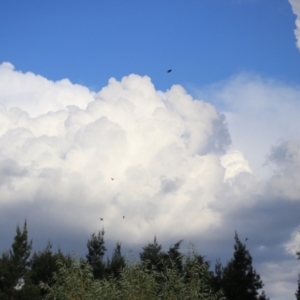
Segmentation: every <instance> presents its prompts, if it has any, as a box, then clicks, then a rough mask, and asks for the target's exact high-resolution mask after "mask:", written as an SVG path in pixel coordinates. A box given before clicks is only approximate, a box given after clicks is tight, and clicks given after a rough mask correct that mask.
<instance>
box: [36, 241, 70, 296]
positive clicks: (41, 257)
mask: <svg viewBox="0 0 300 300" xmlns="http://www.w3.org/2000/svg"><path fill="white" fill-rule="evenodd" d="M58 259H59V260H61V261H63V262H64V263H65V264H67V265H68V263H69V264H70V263H71V256H70V255H64V254H63V253H62V252H61V250H60V249H59V250H58V252H57V253H53V252H52V244H51V243H50V242H48V243H47V246H46V248H45V249H44V250H43V251H39V252H34V253H33V255H32V258H31V271H30V279H31V281H32V283H33V284H34V285H36V286H39V284H40V282H41V281H42V282H44V283H46V284H48V286H52V285H53V284H54V282H53V274H54V273H55V272H57V271H58V266H57V260H58ZM40 294H41V295H45V291H44V290H41V291H40Z"/></svg>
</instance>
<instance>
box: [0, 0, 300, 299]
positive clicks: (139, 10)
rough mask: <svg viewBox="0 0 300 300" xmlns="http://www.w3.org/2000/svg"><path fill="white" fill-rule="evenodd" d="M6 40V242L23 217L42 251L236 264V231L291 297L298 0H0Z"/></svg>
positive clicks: (298, 225)
mask: <svg viewBox="0 0 300 300" xmlns="http://www.w3.org/2000/svg"><path fill="white" fill-rule="evenodd" d="M0 44H1V47H0V195H1V199H0V238H1V245H0V251H5V250H7V249H8V248H9V247H10V245H11V243H12V240H13V237H14V234H15V229H16V226H17V224H19V225H20V226H22V225H23V223H24V220H25V219H27V223H28V230H29V237H30V238H31V239H33V248H34V249H43V248H44V247H45V246H46V243H47V241H48V240H51V242H52V244H53V246H54V248H55V249H57V248H58V247H60V248H61V249H62V250H64V251H68V252H71V251H72V250H75V249H77V250H78V251H79V252H80V253H81V254H82V255H84V254H85V251H86V242H87V240H88V239H89V238H90V236H91V234H92V233H93V232H97V231H99V230H101V229H102V228H104V229H105V241H106V244H107V248H108V249H109V250H111V249H113V247H114V245H115V243H116V242H117V241H120V242H121V243H122V247H123V250H124V251H125V252H126V251H129V250H130V249H133V250H135V251H136V253H138V252H139V251H141V247H142V246H144V245H146V244H147V243H148V242H151V241H153V238H154V235H156V237H157V239H158V242H160V243H162V245H163V247H164V249H167V248H168V247H169V246H170V245H172V244H174V243H176V242H177V241H178V240H181V239H183V240H184V244H183V247H182V250H183V251H185V250H186V249H187V247H188V244H189V243H193V244H194V245H195V247H196V248H197V250H198V252H199V254H201V255H205V257H206V258H207V259H208V260H210V261H211V263H212V265H213V264H214V263H215V261H216V259H218V258H219V259H220V260H221V262H222V263H223V265H225V264H226V262H227V261H228V260H229V259H231V257H232V254H233V251H234V249H233V245H234V233H235V231H237V233H238V235H239V237H240V239H241V241H245V239H246V238H248V240H247V242H245V243H246V246H247V249H248V250H249V251H250V254H251V255H252V257H253V265H254V267H255V269H256V271H257V272H258V273H259V274H260V275H261V277H262V279H263V282H264V284H265V287H264V290H265V292H266V294H267V296H268V297H270V299H272V300H280V299H286V300H289V299H295V296H294V293H295V291H296V289H297V277H298V272H299V271H300V262H299V261H297V259H296V256H295V252H296V251H297V250H298V249H299V245H300V235H299V234H298V230H299V229H300V220H299V215H300V119H299V111H300V1H299V0H197V1H196V0H188V1H180V0H177V1H174V0H165V1H158V0H153V1H137V0H127V1H120V0H115V1H93V0H87V1H79V0H74V1H72V2H71V1H65V0H60V1H57V0H52V1H49V0H46V1H37V0H28V1H17V0H10V1H8V0H1V10H0ZM168 69H172V72H171V73H167V72H166V71H167V70H168ZM112 179H113V180H112ZM123 216H125V218H124V219H123ZM100 218H103V221H101V220H100Z"/></svg>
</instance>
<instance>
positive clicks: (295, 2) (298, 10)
mask: <svg viewBox="0 0 300 300" xmlns="http://www.w3.org/2000/svg"><path fill="white" fill-rule="evenodd" d="M289 2H290V4H291V5H292V9H293V12H294V14H295V15H296V16H297V18H296V22H295V23H296V29H295V36H296V40H297V42H296V45H297V47H298V49H299V50H300V2H299V0H289Z"/></svg>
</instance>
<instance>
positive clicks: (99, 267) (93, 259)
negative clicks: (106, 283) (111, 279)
mask: <svg viewBox="0 0 300 300" xmlns="http://www.w3.org/2000/svg"><path fill="white" fill-rule="evenodd" d="M104 233H105V232H104V229H102V231H99V232H98V234H97V235H96V234H95V233H93V234H92V236H91V239H90V240H88V242H87V248H88V254H87V255H86V258H87V261H88V263H89V264H90V266H91V267H92V270H93V275H94V277H95V278H96V279H100V278H103V277H104V271H105V264H104V262H103V257H104V254H105V251H106V248H105V246H104Z"/></svg>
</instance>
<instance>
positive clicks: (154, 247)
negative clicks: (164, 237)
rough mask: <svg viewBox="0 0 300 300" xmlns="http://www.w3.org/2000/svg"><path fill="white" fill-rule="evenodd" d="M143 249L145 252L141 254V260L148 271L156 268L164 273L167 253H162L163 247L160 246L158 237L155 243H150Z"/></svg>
mask: <svg viewBox="0 0 300 300" xmlns="http://www.w3.org/2000/svg"><path fill="white" fill-rule="evenodd" d="M142 249H143V251H142V252H141V253H140V259H141V261H142V262H143V263H144V265H145V266H146V267H147V269H148V270H151V269H153V267H155V268H156V269H157V270H158V271H162V270H163V257H165V253H164V252H163V251H162V246H161V245H159V244H158V242H157V239H156V236H155V237H154V240H153V243H149V244H148V245H147V246H145V247H143V248H142Z"/></svg>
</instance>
